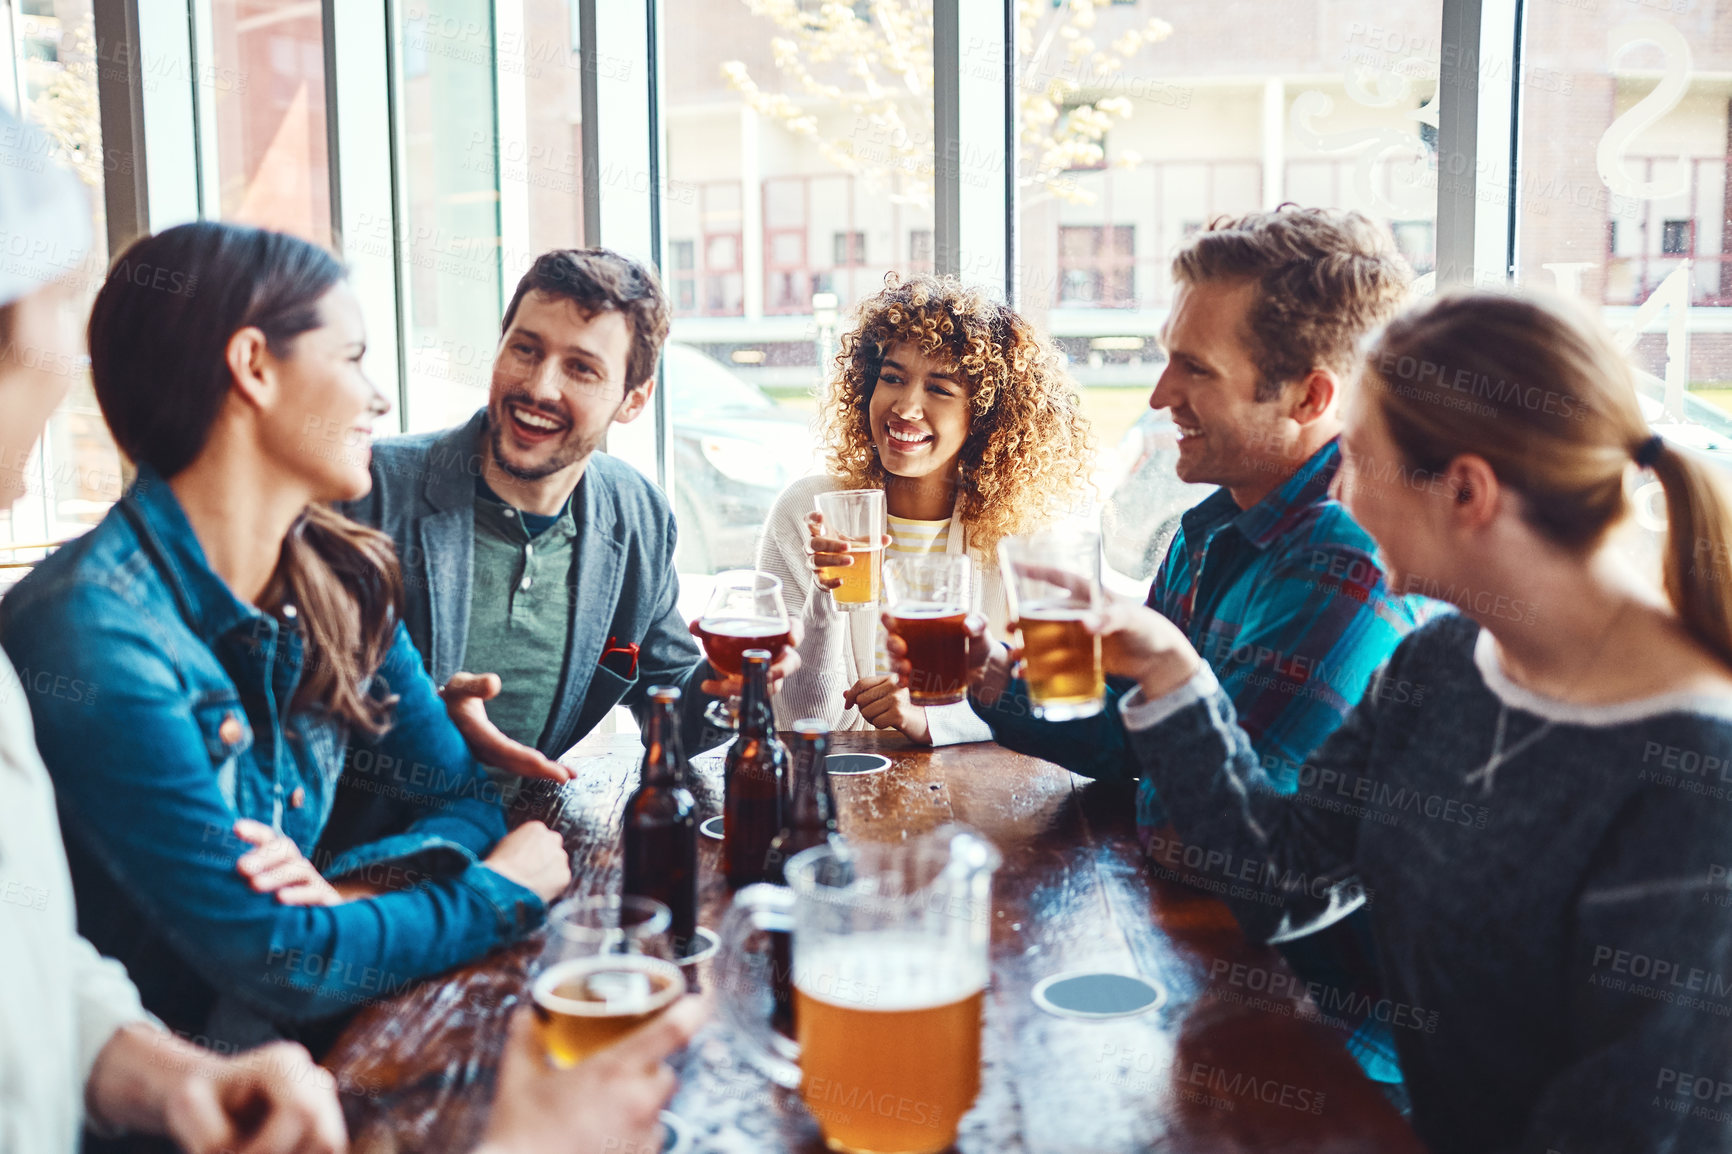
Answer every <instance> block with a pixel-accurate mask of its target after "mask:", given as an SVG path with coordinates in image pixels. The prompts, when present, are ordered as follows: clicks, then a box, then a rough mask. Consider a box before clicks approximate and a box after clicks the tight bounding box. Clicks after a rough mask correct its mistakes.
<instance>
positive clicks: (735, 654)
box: [698, 569, 794, 729]
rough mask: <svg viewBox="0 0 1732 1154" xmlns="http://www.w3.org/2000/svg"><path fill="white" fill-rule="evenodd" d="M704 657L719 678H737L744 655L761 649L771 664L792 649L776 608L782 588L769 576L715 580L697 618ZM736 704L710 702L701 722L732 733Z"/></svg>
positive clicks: (735, 574) (731, 575)
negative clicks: (707, 600)
mask: <svg viewBox="0 0 1732 1154" xmlns="http://www.w3.org/2000/svg"><path fill="white" fill-rule="evenodd" d="M698 633H699V635H700V637H701V638H702V640H703V643H704V656H705V657H708V658H709V659H710V664H711V665H714V666H715V667H716V670H717V672H719V673H721V674H722V675H723V676H724V677H738V676H740V670H741V668H742V665H741V663H742V660H743V659H744V655H745V652H746V650H748V649H767V650H769V651H770V659H771V660H772V661H774V660H775V659H776V658H777V657H779V656H781V652H782V650H783V649H784V648H785V647H787V646H789V645H791V644H793V640H794V638H793V634H792V633H791V632H790V630H789V625H788V610H787V608H786V607H785V606H784V605H783V604H782V583H781V581H779V580H777V579H776V578H775V577H774V576H772V575H771V574H769V573H760V572H758V571H757V570H755V569H736V570H733V571H731V572H728V573H718V574H716V583H715V585H714V586H713V587H712V588H711V590H710V599H709V602H708V603H707V604H706V605H705V606H704V613H703V616H702V617H700V618H698ZM739 710H740V701H739V699H738V698H730V699H729V700H727V701H725V702H723V701H712V702H710V705H709V708H708V709H706V710H705V711H704V720H706V721H708V722H709V723H710V724H711V725H714V726H716V727H717V728H718V729H732V728H734V726H735V724H736V720H735V719H736V717H737V716H738V714H739Z"/></svg>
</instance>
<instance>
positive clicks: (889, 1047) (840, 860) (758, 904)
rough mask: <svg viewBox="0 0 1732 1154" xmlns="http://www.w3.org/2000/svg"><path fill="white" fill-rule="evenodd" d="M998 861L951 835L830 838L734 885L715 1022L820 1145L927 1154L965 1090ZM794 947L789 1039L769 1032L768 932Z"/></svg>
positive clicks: (966, 1096)
mask: <svg viewBox="0 0 1732 1154" xmlns="http://www.w3.org/2000/svg"><path fill="white" fill-rule="evenodd" d="M999 862H1000V858H999V854H998V851H997V850H996V849H994V848H993V847H992V844H991V843H990V842H988V841H986V840H985V839H984V838H982V837H981V836H980V835H978V834H976V833H974V832H973V831H972V830H969V829H967V828H965V827H963V826H959V825H947V826H942V827H940V828H939V829H936V830H934V831H932V832H931V833H928V834H926V835H924V836H922V837H916V838H909V839H908V840H907V841H899V842H873V843H867V842H856V843H843V842H840V841H832V842H830V843H827V844H825V845H820V846H815V847H813V848H812V849H809V850H805V851H804V852H802V853H798V854H795V855H794V856H793V857H792V858H790V859H789V861H788V864H787V867H786V873H787V880H788V887H787V888H786V889H784V888H782V887H780V886H768V885H757V886H748V887H746V888H745V889H743V890H741V891H740V892H739V893H737V894H735V895H734V905H733V909H732V910H730V911H729V913H728V919H727V921H726V922H725V923H724V924H723V928H722V943H723V944H722V956H721V971H722V975H721V977H720V978H719V979H718V982H717V985H718V986H719V988H720V990H721V1005H722V1010H723V1012H724V1013H725V1014H726V1015H727V1017H728V1018H729V1019H730V1021H731V1022H732V1024H733V1025H734V1027H735V1033H736V1036H738V1037H739V1038H740V1039H741V1040H742V1042H743V1043H744V1044H745V1045H746V1047H747V1049H748V1052H749V1056H750V1057H751V1058H752V1060H753V1061H754V1062H755V1063H756V1064H757V1065H759V1066H760V1067H762V1068H763V1070H764V1072H765V1073H766V1074H768V1075H769V1076H770V1077H771V1078H772V1079H773V1080H775V1081H776V1082H778V1083H780V1084H782V1085H784V1086H796V1085H797V1086H798V1087H799V1088H800V1096H801V1098H802V1099H803V1100H804V1101H805V1103H806V1108H807V1109H808V1110H810V1111H811V1113H812V1116H813V1117H814V1118H816V1119H817V1120H818V1126H819V1128H820V1129H821V1130H822V1131H823V1133H824V1142H825V1144H826V1145H827V1146H829V1148H830V1149H832V1150H838V1151H844V1152H856V1154H859V1152H867V1151H870V1152H872V1154H930V1152H932V1151H938V1150H944V1149H946V1148H947V1147H949V1146H950V1145H951V1143H953V1142H954V1141H955V1140H956V1130H957V1124H958V1123H959V1122H960V1121H961V1119H962V1116H963V1115H964V1114H966V1113H967V1112H968V1109H969V1107H970V1106H972V1105H973V1103H974V1099H975V1096H976V1095H977V1094H979V1092H980V1024H981V1009H982V1003H983V1002H984V999H985V992H986V982H987V963H988V954H987V948H988V945H989V942H990V939H991V933H992V873H993V871H994V870H996V869H997V868H998V865H999ZM787 929H791V930H792V932H793V939H794V1004H795V1013H794V1020H795V1032H796V1034H797V1035H798V1037H797V1039H796V1044H795V1045H793V1046H790V1045H789V1044H788V1043H787V1041H786V1040H785V1039H783V1038H781V1036H780V1035H778V1034H776V1033H775V1032H774V1031H773V1030H772V1029H771V1027H770V1014H771V1010H770V1005H771V999H770V997H769V994H768V990H767V989H766V986H767V984H768V983H767V980H766V978H765V976H764V973H765V971H766V970H767V969H768V968H769V965H770V964H771V963H770V962H769V961H768V960H767V959H769V958H770V949H771V947H770V943H769V939H770V937H771V933H770V931H774V930H787Z"/></svg>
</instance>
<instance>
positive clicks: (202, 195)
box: [187, 0, 223, 220]
mask: <svg viewBox="0 0 1732 1154" xmlns="http://www.w3.org/2000/svg"><path fill="white" fill-rule="evenodd" d="M187 22H188V25H189V27H190V31H191V35H190V37H189V42H190V44H191V46H192V47H191V51H192V56H191V59H190V60H189V61H188V70H189V72H190V73H191V79H192V118H193V139H194V140H195V141H196V142H197V148H198V215H199V219H200V220H220V219H221V218H222V214H223V211H222V167H221V163H220V159H219V158H220V156H221V146H220V143H219V141H218V139H217V109H216V85H215V84H203V83H200V79H199V78H200V77H201V76H205V75H211V76H214V75H215V64H216V32H215V29H214V27H213V16H212V13H211V0H191V2H190V3H189V4H188V5H187Z"/></svg>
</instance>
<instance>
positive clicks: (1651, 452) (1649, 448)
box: [1634, 433, 1666, 469]
mask: <svg viewBox="0 0 1732 1154" xmlns="http://www.w3.org/2000/svg"><path fill="white" fill-rule="evenodd" d="M1665 447H1666V442H1665V439H1664V438H1662V437H1661V436H1660V434H1658V433H1655V434H1654V435H1653V436H1651V437H1649V438H1648V439H1647V440H1645V441H1643V442H1642V443H1641V444H1640V445H1637V446H1636V452H1635V454H1634V455H1635V458H1636V464H1638V465H1640V466H1641V467H1642V468H1644V469H1652V468H1653V467H1654V463H1655V462H1656V461H1658V460H1659V459H1660V451H1661V450H1662V449H1664V448H1665Z"/></svg>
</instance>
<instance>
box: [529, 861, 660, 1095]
mask: <svg viewBox="0 0 1732 1154" xmlns="http://www.w3.org/2000/svg"><path fill="white" fill-rule="evenodd" d="M668 922H669V913H668V908H667V907H666V906H664V905H662V904H661V903H660V902H658V901H652V900H651V899H649V898H643V897H635V896H628V897H624V898H620V897H593V898H568V899H567V900H565V901H563V902H560V903H559V904H558V905H556V906H554V907H553V909H552V910H551V911H550V912H549V913H548V917H547V923H548V935H547V946H546V949H545V950H544V951H543V953H542V956H541V960H540V962H539V963H538V966H537V972H536V974H535V979H534V982H533V984H532V985H531V987H530V993H531V998H532V1001H533V1004H534V1009H535V1028H536V1032H537V1034H538V1035H539V1036H540V1038H541V1042H542V1045H543V1046H545V1047H546V1048H547V1054H548V1057H549V1058H550V1059H551V1060H552V1061H553V1062H554V1064H555V1065H559V1066H566V1067H569V1066H575V1065H577V1063H579V1062H581V1061H583V1060H584V1059H585V1058H587V1057H589V1056H590V1055H591V1054H593V1053H595V1052H596V1051H597V1050H601V1049H604V1048H606V1047H607V1046H608V1045H610V1044H612V1043H613V1042H615V1041H617V1040H619V1039H620V1038H621V1037H623V1036H625V1035H626V1034H629V1033H630V1032H631V1031H633V1030H635V1029H637V1028H638V1027H639V1026H641V1025H643V1024H644V1023H645V1022H647V1021H649V1020H650V1019H651V1018H653V1017H655V1016H656V1015H657V1014H659V1013H661V1012H662V1011H663V1010H665V1009H667V1008H668V1007H669V1006H671V1005H673V1004H674V1002H675V1001H677V1000H678V999H679V996H680V995H681V994H683V993H685V992H686V979H685V975H684V974H683V973H681V971H680V968H679V966H678V965H676V964H675V962H674V960H673V958H672V952H673V944H672V942H671V941H670V940H669V939H668V936H667V933H668Z"/></svg>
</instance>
